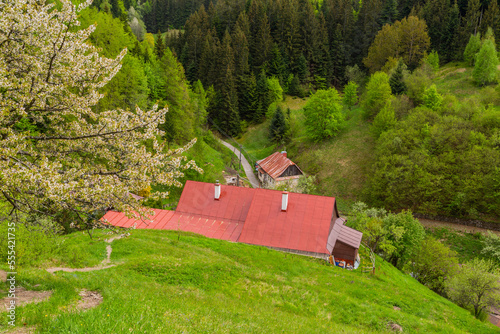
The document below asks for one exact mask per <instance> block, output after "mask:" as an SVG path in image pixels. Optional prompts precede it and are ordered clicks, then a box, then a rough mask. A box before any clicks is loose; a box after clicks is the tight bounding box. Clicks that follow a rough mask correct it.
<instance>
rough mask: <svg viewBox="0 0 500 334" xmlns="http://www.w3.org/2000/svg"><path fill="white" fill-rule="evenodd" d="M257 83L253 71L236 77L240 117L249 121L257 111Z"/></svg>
mask: <svg viewBox="0 0 500 334" xmlns="http://www.w3.org/2000/svg"><path fill="white" fill-rule="evenodd" d="M257 108H258V103H257V83H256V80H255V75H254V74H253V72H251V73H250V74H247V75H242V76H240V77H239V79H238V109H239V113H240V118H241V119H243V120H247V121H251V120H253V119H254V116H255V112H256V111H257Z"/></svg>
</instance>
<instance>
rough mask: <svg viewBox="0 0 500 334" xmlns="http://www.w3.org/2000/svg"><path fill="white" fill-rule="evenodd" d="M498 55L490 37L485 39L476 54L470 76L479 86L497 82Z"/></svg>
mask: <svg viewBox="0 0 500 334" xmlns="http://www.w3.org/2000/svg"><path fill="white" fill-rule="evenodd" d="M497 66H498V55H497V50H496V48H495V44H494V42H493V41H492V40H491V39H485V40H484V42H483V45H482V46H481V50H479V53H478V54H477V58H476V64H475V65H474V70H473V71H472V78H473V79H474V82H476V83H477V84H478V85H480V86H484V85H486V84H490V83H495V82H497V78H498V69H497Z"/></svg>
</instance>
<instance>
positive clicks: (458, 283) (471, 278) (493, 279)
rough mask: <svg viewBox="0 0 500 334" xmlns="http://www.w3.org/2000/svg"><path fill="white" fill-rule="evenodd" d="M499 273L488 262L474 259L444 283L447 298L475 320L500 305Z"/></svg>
mask: <svg viewBox="0 0 500 334" xmlns="http://www.w3.org/2000/svg"><path fill="white" fill-rule="evenodd" d="M499 279H500V273H499V271H498V269H496V268H495V264H494V263H493V262H492V261H490V260H480V259H474V260H472V261H470V262H468V263H466V264H464V265H462V267H461V268H460V270H459V271H458V273H457V274H456V275H454V276H452V277H450V278H449V279H448V280H446V282H445V288H446V293H447V295H448V297H449V298H450V299H451V300H452V301H454V302H455V303H457V304H458V305H460V306H462V307H464V308H467V309H469V310H471V312H472V314H474V316H475V317H476V318H479V317H480V315H481V313H482V312H485V311H487V310H488V309H489V307H491V306H496V305H498V304H499V303H500V294H499V289H500V286H499V282H498V281H499Z"/></svg>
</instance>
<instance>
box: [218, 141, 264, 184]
mask: <svg viewBox="0 0 500 334" xmlns="http://www.w3.org/2000/svg"><path fill="white" fill-rule="evenodd" d="M219 140H220V141H221V143H222V145H224V146H226V147H227V148H228V149H230V150H231V151H233V153H234V154H236V156H237V157H238V159H239V158H240V154H241V153H240V151H239V150H238V149H237V148H235V147H234V146H233V145H231V144H229V143H226V142H225V141H223V140H222V139H219ZM241 164H242V165H243V169H244V170H245V174H246V175H247V178H248V181H250V184H251V185H252V187H253V188H260V183H259V180H257V178H256V177H255V174H254V173H253V168H252V166H251V165H250V164H249V163H248V160H247V159H246V158H245V156H244V155H243V154H241Z"/></svg>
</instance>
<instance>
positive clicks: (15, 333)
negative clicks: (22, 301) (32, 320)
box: [4, 327, 36, 334]
mask: <svg viewBox="0 0 500 334" xmlns="http://www.w3.org/2000/svg"><path fill="white" fill-rule="evenodd" d="M35 330H36V328H35V327H16V328H14V329H13V330H11V331H8V332H5V333H4V334H32V333H35Z"/></svg>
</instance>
